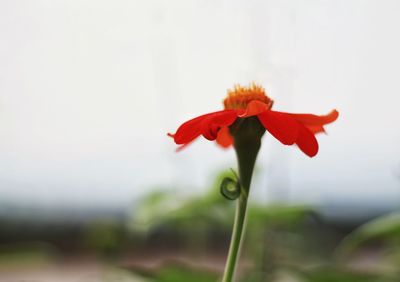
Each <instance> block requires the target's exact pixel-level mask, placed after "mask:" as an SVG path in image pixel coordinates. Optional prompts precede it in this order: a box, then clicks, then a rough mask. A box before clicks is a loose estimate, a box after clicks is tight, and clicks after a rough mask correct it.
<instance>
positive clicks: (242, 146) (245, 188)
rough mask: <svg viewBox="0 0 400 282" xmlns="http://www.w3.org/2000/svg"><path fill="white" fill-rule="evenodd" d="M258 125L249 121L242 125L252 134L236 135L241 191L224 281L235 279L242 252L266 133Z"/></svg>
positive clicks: (235, 142) (229, 281)
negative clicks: (253, 182) (248, 210)
mask: <svg viewBox="0 0 400 282" xmlns="http://www.w3.org/2000/svg"><path fill="white" fill-rule="evenodd" d="M257 126H258V125H257V124H255V125H254V123H251V122H248V123H247V124H245V125H242V129H243V128H245V129H247V130H248V131H250V132H252V134H241V135H240V134H236V135H234V147H235V151H236V156H237V160H238V165H239V182H240V187H241V188H240V190H241V192H240V196H239V198H238V199H237V205H236V213H235V221H234V224H233V230H232V238H231V243H230V246H229V253H228V258H227V262H226V265H225V271H224V276H223V278H222V282H232V281H233V279H234V276H235V270H236V265H237V261H238V257H239V253H240V247H241V243H242V241H243V240H242V237H243V234H244V229H245V225H246V212H247V199H248V195H249V192H250V183H251V178H252V175H253V169H254V165H255V162H256V158H257V154H258V151H259V150H260V146H261V136H262V134H263V133H264V131H263V130H260V131H257V130H255V129H254V128H256V129H257V128H258V127H257ZM242 132H243V131H242ZM253 132H256V133H257V135H256V137H257V138H254V133H253ZM245 133H247V132H245ZM249 137H250V138H249ZM252 137H253V138H252Z"/></svg>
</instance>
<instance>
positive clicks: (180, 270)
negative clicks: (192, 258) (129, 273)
mask: <svg viewBox="0 0 400 282" xmlns="http://www.w3.org/2000/svg"><path fill="white" fill-rule="evenodd" d="M135 273H136V274H139V275H141V276H142V277H144V278H147V279H150V281H152V282H189V281H190V282H215V281H218V278H219V275H218V274H216V273H211V272H208V271H206V270H199V269H193V268H189V267H187V266H184V265H170V266H164V267H162V268H160V269H159V270H157V271H154V272H140V271H139V273H138V272H135Z"/></svg>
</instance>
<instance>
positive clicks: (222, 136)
mask: <svg viewBox="0 0 400 282" xmlns="http://www.w3.org/2000/svg"><path fill="white" fill-rule="evenodd" d="M272 105H273V101H272V100H271V99H270V98H269V97H268V96H266V95H265V91H264V89H263V88H262V87H261V86H258V85H256V84H254V83H253V84H251V85H250V86H248V87H241V86H239V85H237V86H235V88H234V89H233V90H229V91H228V96H227V97H226V98H225V100H224V106H225V109H224V110H222V111H218V112H213V113H209V114H205V115H202V116H199V117H196V118H194V119H191V120H189V121H187V122H185V123H184V124H182V125H181V126H180V127H179V128H178V130H177V131H176V133H175V134H170V133H169V134H168V135H169V136H171V137H173V138H174V141H175V143H176V144H179V145H182V146H181V147H180V148H178V149H181V148H183V147H185V146H186V145H188V144H189V143H190V142H192V141H193V140H194V139H196V138H197V137H199V136H200V135H203V136H204V137H205V138H206V139H208V140H216V142H217V143H218V144H219V145H220V146H222V147H224V148H227V147H229V146H231V145H232V144H233V142H234V140H233V137H232V135H231V133H230V128H229V126H231V125H232V124H233V123H234V122H235V121H236V120H238V119H241V118H248V117H252V116H257V118H258V120H259V122H260V123H261V124H262V125H263V126H264V127H265V129H266V130H267V131H268V132H269V133H270V134H271V135H272V136H274V137H275V138H276V139H278V140H279V141H280V142H281V143H282V144H284V145H293V144H296V145H297V146H298V147H299V148H300V150H302V151H303V152H304V153H305V154H306V155H308V156H309V157H313V156H315V155H316V154H317V153H318V142H317V140H316V138H315V136H314V135H315V134H316V133H319V132H325V130H324V127H323V126H324V125H325V124H328V123H331V122H333V121H335V120H336V119H337V118H338V116H339V113H338V112H337V111H336V110H333V111H331V112H330V113H329V114H327V115H323V116H317V115H313V114H291V113H284V112H277V111H273V110H271V108H272Z"/></svg>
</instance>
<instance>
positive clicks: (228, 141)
mask: <svg viewBox="0 0 400 282" xmlns="http://www.w3.org/2000/svg"><path fill="white" fill-rule="evenodd" d="M215 141H216V142H217V144H218V145H220V146H221V147H223V148H228V147H230V146H231V145H232V144H233V137H232V135H231V133H230V132H229V127H227V126H224V127H221V129H220V130H219V131H218V134H217V139H216V140H215Z"/></svg>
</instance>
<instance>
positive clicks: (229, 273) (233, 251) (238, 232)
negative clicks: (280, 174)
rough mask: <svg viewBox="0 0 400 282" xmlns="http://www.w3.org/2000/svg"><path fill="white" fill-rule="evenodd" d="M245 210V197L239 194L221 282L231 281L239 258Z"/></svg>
mask: <svg viewBox="0 0 400 282" xmlns="http://www.w3.org/2000/svg"><path fill="white" fill-rule="evenodd" d="M246 210H247V195H245V194H241V195H240V196H239V198H238V200H237V206H236V215H235V222H234V224H233V230H232V238H231V244H230V246H229V253H228V260H227V262H226V265H225V271H224V277H223V279H222V281H223V282H231V281H233V277H234V274H235V269H236V263H237V259H238V256H239V250H240V245H241V241H242V240H241V238H242V235H243V233H244V227H245V220H246Z"/></svg>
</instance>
